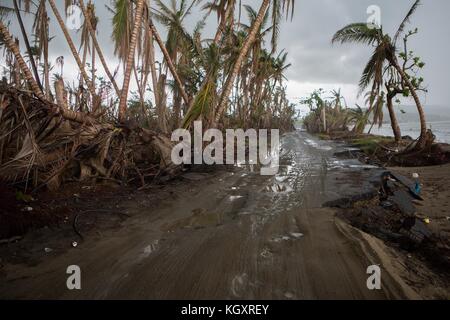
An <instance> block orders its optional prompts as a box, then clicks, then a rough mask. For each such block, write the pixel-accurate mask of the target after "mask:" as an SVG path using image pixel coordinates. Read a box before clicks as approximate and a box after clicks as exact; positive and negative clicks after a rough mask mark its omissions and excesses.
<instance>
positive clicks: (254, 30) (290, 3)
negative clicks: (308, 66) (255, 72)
mask: <svg viewBox="0 0 450 320" xmlns="http://www.w3.org/2000/svg"><path fill="white" fill-rule="evenodd" d="M271 2H272V5H273V6H277V8H275V9H276V10H278V11H277V12H279V8H284V9H286V12H289V11H290V10H292V13H291V15H292V14H293V8H294V3H295V0H277V1H270V0H263V2H262V4H261V7H260V9H259V11H258V15H257V16H256V19H255V21H254V23H253V25H252V26H251V29H250V32H249V33H248V35H247V38H246V39H245V42H244V44H243V45H242V48H241V51H240V53H239V56H238V57H237V59H236V61H235V62H234V64H233V68H232V70H231V73H230V74H229V76H228V78H227V80H226V81H225V85H224V87H223V90H222V94H221V96H220V100H219V104H218V106H217V108H216V113H215V123H213V125H216V124H217V123H218V122H219V121H220V119H221V118H222V116H223V113H224V112H225V109H226V108H227V105H228V98H229V96H230V93H231V90H232V89H233V85H234V81H235V79H236V77H237V75H238V74H239V71H240V69H241V67H242V64H243V62H244V59H245V58H246V57H247V54H248V52H249V51H250V48H251V46H252V44H253V42H254V41H255V39H256V36H257V34H258V31H259V30H260V27H261V24H262V23H263V21H264V17H265V16H266V12H267V10H268V9H269V6H270V4H271ZM276 10H275V11H276Z"/></svg>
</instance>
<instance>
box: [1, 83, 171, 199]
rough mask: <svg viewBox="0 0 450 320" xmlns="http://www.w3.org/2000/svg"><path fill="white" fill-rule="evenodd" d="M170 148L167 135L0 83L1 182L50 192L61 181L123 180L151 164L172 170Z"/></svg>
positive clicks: (152, 166) (166, 170) (165, 169)
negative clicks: (113, 120) (52, 102)
mask: <svg viewBox="0 0 450 320" xmlns="http://www.w3.org/2000/svg"><path fill="white" fill-rule="evenodd" d="M170 150H171V142H170V140H169V139H167V138H165V137H162V136H160V135H158V134H156V133H154V132H151V131H149V130H145V131H144V130H143V129H141V128H139V127H136V128H132V129H130V128H128V127H125V126H121V127H117V126H115V125H114V123H112V122H111V121H108V120H106V119H101V118H98V119H95V118H93V117H91V116H89V115H88V114H83V113H79V112H74V111H72V110H69V109H66V108H60V107H58V106H57V105H53V104H51V103H49V102H47V101H42V100H40V99H36V98H34V97H32V96H31V95H30V94H29V93H28V92H25V91H19V90H17V89H12V88H8V87H0V179H1V180H3V181H5V182H7V183H10V184H18V185H21V186H23V187H24V188H25V189H29V188H30V187H33V188H39V187H42V186H47V187H48V188H49V189H52V190H55V189H57V188H58V187H59V186H60V185H61V184H62V183H63V182H64V181H67V180H79V181H83V180H86V179H92V178H98V179H104V180H113V181H123V182H126V181H129V180H130V177H129V176H130V175H134V174H136V172H140V171H145V169H146V167H151V168H156V167H155V164H156V165H157V167H159V170H162V171H164V172H169V173H173V172H174V171H175V170H176V169H177V168H176V167H175V166H173V165H172V164H171V161H170ZM139 166H141V168H140V169H137V168H139ZM154 170H156V169H154Z"/></svg>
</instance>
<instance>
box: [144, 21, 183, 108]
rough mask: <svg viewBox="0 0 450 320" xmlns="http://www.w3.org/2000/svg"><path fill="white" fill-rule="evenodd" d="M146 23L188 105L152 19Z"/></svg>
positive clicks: (180, 83) (177, 76)
mask: <svg viewBox="0 0 450 320" xmlns="http://www.w3.org/2000/svg"><path fill="white" fill-rule="evenodd" d="M148 23H149V26H150V29H151V30H152V33H153V36H154V37H155V40H156V42H157V43H158V46H159V48H160V49H161V51H162V53H163V55H164V59H165V60H166V63H167V66H168V67H169V70H170V72H171V73H172V76H173V77H174V79H175V82H176V83H177V86H178V89H179V90H180V94H181V97H182V98H183V100H184V103H186V104H187V105H189V97H188V95H187V94H186V91H185V90H184V86H183V83H182V82H181V79H180V76H179V75H178V73H177V70H176V69H175V66H174V64H173V61H172V59H171V58H170V55H169V52H168V51H167V48H166V46H165V45H164V42H163V41H162V39H161V37H160V36H159V33H158V30H156V27H155V25H154V24H153V21H152V19H150V18H149V19H148Z"/></svg>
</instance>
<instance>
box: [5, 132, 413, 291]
mask: <svg viewBox="0 0 450 320" xmlns="http://www.w3.org/2000/svg"><path fill="white" fill-rule="evenodd" d="M343 150H345V149H344V147H343V146H339V145H337V144H334V143H331V142H324V141H319V140H317V139H316V138H313V137H311V136H309V135H308V134H306V133H304V132H295V133H291V134H288V135H287V136H285V137H284V139H283V142H282V156H281V163H280V164H281V166H280V170H279V173H278V174H277V175H276V176H271V177H267V176H266V177H264V176H260V175H259V171H258V170H252V168H249V167H243V168H235V169H233V170H227V171H223V172H219V173H216V174H212V175H211V174H210V175H204V174H198V173H189V174H187V175H186V176H185V179H186V180H188V181H189V183H188V184H189V186H190V187H189V188H186V189H185V190H184V191H183V192H174V193H173V196H172V197H171V198H170V199H167V200H163V201H161V203H158V205H157V206H152V207H149V206H146V205H145V204H146V201H147V200H146V195H145V193H139V194H137V195H136V196H135V197H134V198H133V200H128V201H125V202H124V203H122V208H124V210H125V212H126V213H127V214H128V215H130V216H131V218H129V219H127V220H126V221H125V222H124V223H123V225H122V226H121V228H120V229H119V230H114V231H110V232H104V233H102V235H101V236H99V235H95V234H92V235H88V236H86V238H85V240H84V241H83V242H82V243H80V245H79V246H78V247H77V248H73V249H70V250H68V251H66V252H64V253H62V254H59V255H50V256H48V257H45V258H43V259H41V260H40V261H39V263H37V264H34V265H33V264H20V265H18V264H6V265H5V266H4V268H3V269H4V270H3V272H2V276H1V277H0V297H1V298H7V299H11V298H32V299H44V298H45V299H392V298H407V297H411V296H409V294H410V293H409V292H408V290H407V289H405V286H404V284H402V283H399V282H397V280H398V277H396V276H395V275H394V274H391V272H390V271H388V270H385V269H382V272H383V273H382V290H378V291H370V290H368V288H367V285H366V281H367V278H368V275H367V274H366V270H367V267H368V266H370V265H374V264H381V265H382V266H383V265H385V263H386V261H384V260H386V259H387V260H388V258H386V256H383V254H380V250H379V249H380V248H378V250H376V249H375V248H374V247H373V245H372V244H371V241H370V239H369V240H368V236H367V235H362V234H361V233H360V232H359V231H357V230H355V229H353V228H351V227H349V226H348V225H347V224H345V223H344V222H342V221H340V220H339V219H338V218H336V217H335V212H334V211H333V210H332V209H328V208H323V204H324V203H326V202H328V201H333V200H336V199H340V198H342V197H348V196H353V195H358V194H364V193H366V192H371V191H372V192H373V190H374V187H373V185H372V184H371V181H370V180H371V179H373V177H377V175H378V174H379V173H380V169H377V168H372V167H366V166H364V165H362V164H360V163H359V162H357V161H356V160H338V159H337V158H335V157H334V156H333V154H334V153H335V152H338V151H343ZM69 265H78V266H80V268H81V273H82V274H81V283H82V289H81V290H79V291H69V290H68V289H67V287H66V280H67V277H68V275H67V274H66V269H67V267H68V266H69Z"/></svg>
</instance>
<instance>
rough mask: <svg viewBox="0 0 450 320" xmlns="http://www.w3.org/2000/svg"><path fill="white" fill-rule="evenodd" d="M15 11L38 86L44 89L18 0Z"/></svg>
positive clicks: (15, 0)
mask: <svg viewBox="0 0 450 320" xmlns="http://www.w3.org/2000/svg"><path fill="white" fill-rule="evenodd" d="M14 11H15V12H16V16H17V20H18V21H19V26H20V30H21V32H22V36H23V40H24V42H25V46H26V48H27V52H28V58H29V59H30V62H31V67H32V68H33V73H34V77H35V80H36V83H37V84H38V86H39V88H40V89H41V91H43V87H42V83H41V80H40V78H39V73H38V70H37V67H36V61H35V60H34V57H33V52H32V51H31V46H30V42H29V41H28V35H27V32H26V30H25V27H24V25H23V20H22V16H21V14H20V10H19V6H18V4H17V0H14Z"/></svg>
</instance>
